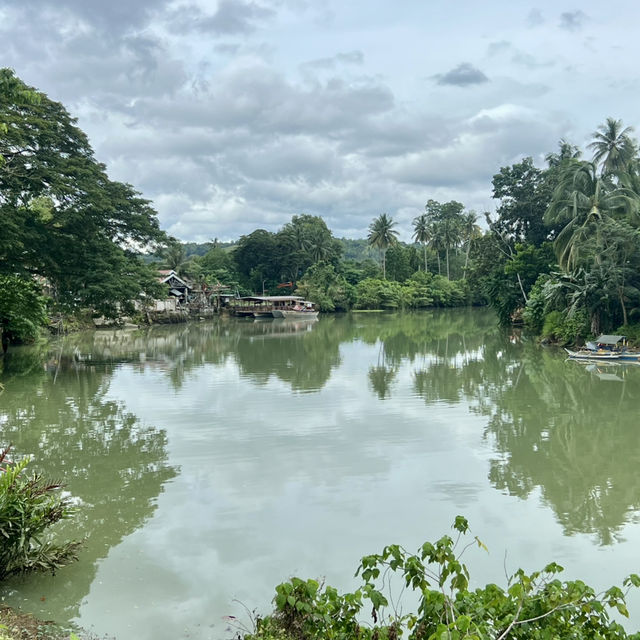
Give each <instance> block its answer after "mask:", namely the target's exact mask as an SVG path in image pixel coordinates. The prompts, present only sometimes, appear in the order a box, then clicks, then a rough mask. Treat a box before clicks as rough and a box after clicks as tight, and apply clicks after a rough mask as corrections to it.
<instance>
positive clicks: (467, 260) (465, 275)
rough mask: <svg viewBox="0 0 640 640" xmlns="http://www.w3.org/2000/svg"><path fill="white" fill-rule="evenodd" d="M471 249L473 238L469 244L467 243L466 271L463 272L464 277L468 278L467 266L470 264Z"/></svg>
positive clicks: (464, 278)
mask: <svg viewBox="0 0 640 640" xmlns="http://www.w3.org/2000/svg"><path fill="white" fill-rule="evenodd" d="M470 250H471V240H469V244H468V245H467V255H466V257H465V259H464V273H463V274H462V279H463V280H466V278H467V267H468V266H469V251H470Z"/></svg>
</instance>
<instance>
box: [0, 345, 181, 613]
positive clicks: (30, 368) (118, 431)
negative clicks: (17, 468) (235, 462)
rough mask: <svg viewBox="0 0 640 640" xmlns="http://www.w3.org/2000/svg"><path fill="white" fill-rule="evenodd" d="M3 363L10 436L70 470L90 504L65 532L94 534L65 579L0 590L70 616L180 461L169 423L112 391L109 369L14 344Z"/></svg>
mask: <svg viewBox="0 0 640 640" xmlns="http://www.w3.org/2000/svg"><path fill="white" fill-rule="evenodd" d="M0 362H2V376H1V377H0V381H1V382H2V383H3V385H4V392H3V393H2V395H1V396H0V442H2V443H12V444H13V451H14V452H15V454H18V455H32V456H33V458H34V461H33V465H32V467H33V469H34V470H40V471H42V472H43V473H44V474H46V476H47V477H50V478H53V479H57V480H59V479H64V482H65V484H66V487H67V490H68V491H70V492H71V493H72V495H73V496H75V497H76V498H79V499H80V500H81V505H82V506H81V508H80V510H79V512H78V515H77V516H76V517H75V518H74V519H73V520H72V521H69V522H67V523H64V524H63V525H61V528H60V531H59V533H60V535H62V536H67V537H73V538H76V539H78V538H83V539H85V544H84V546H83V548H82V551H81V556H82V561H81V562H80V563H77V564H75V565H73V566H72V567H69V568H66V569H65V570H64V571H61V572H60V573H59V576H58V577H56V578H55V580H56V582H55V588H48V587H49V586H52V584H53V583H51V579H47V578H46V577H45V578H42V579H39V580H37V581H34V580H32V579H30V578H27V579H23V578H15V579H13V580H11V581H9V582H8V583H6V584H5V585H4V586H3V588H2V589H1V590H0V594H2V595H3V596H4V597H5V598H6V599H7V601H8V602H12V603H14V604H18V605H19V604H21V603H22V600H25V601H28V602H29V603H30V606H29V607H28V610H30V611H34V606H33V603H37V602H39V605H38V607H37V612H38V613H39V614H40V615H42V616H44V617H45V618H47V617H49V618H50V617H52V616H54V617H55V618H56V619H57V620H59V621H62V619H61V618H62V617H64V619H65V620H67V621H68V620H71V619H72V618H74V617H76V616H77V614H78V607H79V604H80V602H81V601H82V599H83V598H84V597H85V596H86V594H87V593H88V592H89V588H90V585H91V583H92V581H93V578H94V576H95V572H96V569H97V560H99V559H100V558H104V557H105V556H106V555H107V553H108V552H109V550H110V549H111V548H112V547H114V546H116V545H117V544H118V543H119V542H120V541H121V540H122V539H123V538H124V537H125V536H127V535H129V534H130V533H131V532H133V531H135V530H136V529H138V528H139V527H140V526H141V525H142V524H143V523H144V522H145V521H146V520H147V519H148V518H149V517H150V516H151V514H152V513H153V511H154V509H155V503H156V502H155V501H156V498H157V496H158V495H159V494H160V492H161V491H162V487H163V484H164V483H166V482H167V481H168V480H170V479H171V478H173V477H174V476H175V474H176V469H174V468H172V467H170V466H169V465H168V464H167V451H166V447H167V438H166V434H165V433H164V432H162V431H158V430H157V429H154V428H152V427H147V426H145V425H142V424H140V422H139V421H138V420H137V418H136V417H135V416H134V415H133V414H131V413H129V412H128V411H127V410H126V407H124V406H122V404H120V403H117V402H114V401H110V400H107V399H105V390H106V388H107V386H108V381H109V378H110V371H109V369H108V368H105V367H104V366H95V365H92V366H88V365H87V364H86V363H82V362H78V361H77V360H75V359H74V358H73V356H72V355H69V353H67V352H66V351H65V350H57V349H56V350H55V351H54V352H48V351H47V350H45V348H44V347H42V346H41V347H39V348H33V349H14V350H12V352H10V353H8V354H7V356H6V357H5V358H4V359H3V360H0ZM48 583H51V585H49V584H48ZM43 592H45V593H46V597H44V596H42V597H40V594H42V593H43Z"/></svg>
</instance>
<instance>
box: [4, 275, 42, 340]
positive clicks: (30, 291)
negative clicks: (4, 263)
mask: <svg viewBox="0 0 640 640" xmlns="http://www.w3.org/2000/svg"><path fill="white" fill-rule="evenodd" d="M45 302H46V301H45V298H44V297H43V296H42V294H41V290H40V287H39V286H38V284H37V283H36V282H34V281H33V280H32V279H31V278H25V277H20V276H11V275H1V274H0V333H1V334H2V343H3V345H4V344H8V343H9V342H28V341H30V340H33V339H34V338H35V337H36V336H37V335H38V330H39V328H40V327H41V326H42V325H43V324H44V322H45V320H46V318H47V314H46V303H45Z"/></svg>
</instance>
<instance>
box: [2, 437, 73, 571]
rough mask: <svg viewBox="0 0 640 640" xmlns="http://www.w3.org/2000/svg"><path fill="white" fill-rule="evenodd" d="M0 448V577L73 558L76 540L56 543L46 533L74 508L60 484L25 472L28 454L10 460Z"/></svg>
mask: <svg viewBox="0 0 640 640" xmlns="http://www.w3.org/2000/svg"><path fill="white" fill-rule="evenodd" d="M8 452H9V448H6V449H4V450H1V451H0V539H1V540H2V544H1V545H0V580H1V579H3V578H6V577H8V576H10V575H13V574H17V573H25V572H29V571H51V572H55V570H56V569H58V568H60V567H62V566H64V565H66V564H69V563H70V562H72V561H73V560H76V559H77V555H76V553H77V550H78V547H79V545H80V543H79V542H66V543H63V544H56V543H55V542H54V540H53V538H52V536H51V535H50V533H49V530H50V528H51V526H52V525H54V524H55V523H56V522H58V521H60V520H63V519H65V518H69V517H70V516H71V515H72V514H73V512H74V509H73V507H72V504H71V500H70V498H69V497H68V496H64V495H63V494H62V486H61V485H60V484H56V483H52V482H48V481H46V480H44V479H43V478H42V476H40V475H38V474H32V475H30V476H29V475H27V474H26V472H25V469H26V467H27V465H28V463H29V459H28V458H24V459H23V460H21V461H19V462H10V461H9V460H8V458H7V454H8Z"/></svg>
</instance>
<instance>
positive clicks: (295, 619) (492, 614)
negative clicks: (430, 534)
mask: <svg viewBox="0 0 640 640" xmlns="http://www.w3.org/2000/svg"><path fill="white" fill-rule="evenodd" d="M453 529H454V532H455V535H454V536H453V537H452V536H449V535H445V536H443V537H442V538H440V539H439V540H437V541H435V542H425V543H424V544H423V545H422V546H421V547H420V548H419V549H418V551H417V552H416V553H409V552H408V551H406V550H405V549H404V548H402V547H401V546H400V545H389V546H387V547H385V548H384V549H383V550H382V553H380V554H374V555H369V556H365V557H364V558H362V561H361V563H360V565H359V566H358V569H357V571H356V576H361V578H362V581H363V583H362V586H360V587H359V588H358V589H357V590H355V591H354V592H352V593H345V594H341V593H339V592H338V591H337V590H336V589H334V588H333V587H330V586H324V585H321V584H320V583H318V582H317V581H315V580H306V581H305V580H301V579H300V578H292V579H291V580H290V581H288V582H284V583H282V584H280V585H278V586H277V587H276V595H275V597H274V600H273V602H274V605H275V611H274V613H273V614H271V615H270V616H267V617H265V618H258V619H257V621H256V625H255V627H256V628H255V631H254V632H253V633H248V634H245V636H244V637H245V640H259V639H260V640H271V639H276V638H278V639H281V640H307V639H309V640H311V639H318V640H319V639H324V638H335V639H336V640H351V639H356V638H357V639H362V640H387V639H388V640H392V639H397V638H399V637H401V636H403V635H406V636H407V637H408V638H411V639H415V640H484V639H486V638H493V639H496V640H504V639H507V638H509V639H515V638H523V639H524V638H526V639H538V640H547V639H548V640H551V639H553V638H573V639H574V640H592V639H594V638H599V639H601V640H614V639H615V640H622V639H624V638H635V639H637V638H640V634H633V635H630V634H628V633H627V632H626V631H625V629H624V628H623V627H622V625H620V624H619V623H617V622H615V621H614V620H613V619H612V617H611V613H610V612H611V611H615V612H617V613H618V614H621V615H622V616H628V612H627V608H626V603H625V595H626V594H625V592H623V590H622V589H620V588H619V587H611V588H610V589H608V590H606V591H604V592H603V593H601V594H596V593H595V591H594V590H593V589H592V588H591V587H589V586H588V585H586V584H585V583H584V582H582V581H580V580H568V581H562V580H560V578H559V575H560V574H561V573H562V571H563V569H562V567H560V566H559V565H557V564H555V563H553V562H552V563H550V564H548V565H547V566H546V567H544V568H543V569H542V570H540V571H535V572H533V573H531V574H527V573H525V572H524V571H523V570H521V569H520V570H518V571H516V572H515V573H514V574H513V575H512V576H511V577H510V578H509V579H508V580H507V585H506V586H505V587H504V588H503V587H500V586H498V585H496V584H488V585H486V586H484V587H481V588H476V589H470V587H469V580H470V573H469V570H468V568H467V566H466V564H464V563H463V561H462V558H463V555H464V554H465V552H466V551H467V550H468V549H469V548H470V547H480V548H482V549H485V547H484V545H483V544H482V542H481V541H480V540H479V539H478V538H477V537H474V538H472V539H470V540H469V539H468V538H467V539H466V540H465V536H467V535H468V534H469V525H468V523H467V521H466V520H465V519H464V518H463V517H461V516H458V517H457V518H456V520H455V523H454V525H453ZM638 586H640V577H638V576H637V575H635V574H633V575H630V576H629V577H628V578H627V579H626V580H625V581H624V584H623V587H624V588H625V589H626V590H627V591H628V589H629V588H631V587H638ZM394 587H397V588H395V589H394ZM403 590H410V591H413V592H414V593H415V594H416V596H417V607H416V610H415V611H412V612H409V613H404V612H403V607H402V603H401V602H400V601H399V600H394V594H396V597H398V596H397V594H398V593H400V594H402V592H403ZM369 607H370V610H371V622H367V621H366V619H365V618H366V616H365V611H367V610H368V609H369Z"/></svg>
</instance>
